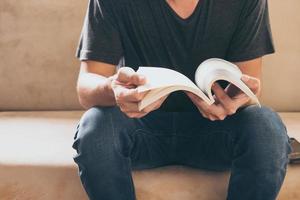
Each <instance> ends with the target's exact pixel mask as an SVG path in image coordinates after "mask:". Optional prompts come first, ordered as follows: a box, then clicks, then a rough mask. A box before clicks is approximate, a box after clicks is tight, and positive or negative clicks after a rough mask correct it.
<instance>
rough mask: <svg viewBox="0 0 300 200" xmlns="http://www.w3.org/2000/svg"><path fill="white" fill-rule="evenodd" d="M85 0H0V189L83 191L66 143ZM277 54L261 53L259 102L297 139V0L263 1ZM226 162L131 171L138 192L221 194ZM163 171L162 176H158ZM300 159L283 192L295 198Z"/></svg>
mask: <svg viewBox="0 0 300 200" xmlns="http://www.w3.org/2000/svg"><path fill="white" fill-rule="evenodd" d="M86 5H87V2H86V1H71V0H63V1H58V0H57V1H50V0H45V1H38V0H28V1H26V2H25V1H15V0H2V1H0V33H1V34H0V59H1V62H0V91H1V93H0V94H1V95H0V111H1V112H0V137H1V140H0V199H1V200H2V199H4V200H13V199H22V200H35V199H37V200H53V199H62V200H84V199H87V197H86V195H85V193H84V191H83V189H82V186H81V184H80V180H79V178H78V175H77V168H76V166H75V164H74V163H73V161H72V155H73V154H74V152H73V150H72V148H71V144H72V140H73V134H74V130H75V126H76V123H77V122H78V120H79V118H80V116H81V115H82V113H83V110H82V109H81V107H80V105H79V103H78V100H77V97H76V91H75V84H76V78H77V75H78V69H79V68H78V67H79V63H78V61H77V60H76V59H75V58H74V53H75V48H76V44H77V41H78V37H79V34H80V29H81V25H82V22H83V16H84V12H85V10H86ZM269 6H270V16H271V22H272V29H273V36H274V41H275V44H276V50H277V52H276V54H275V55H272V56H267V57H265V58H264V63H263V65H264V67H263V96H262V102H263V104H265V105H268V106H270V107H272V108H273V109H275V110H276V111H278V112H279V113H280V115H281V116H282V118H283V120H284V121H285V123H286V124H287V127H288V132H289V135H290V136H291V137H295V138H297V139H298V140H300V101H299V99H300V92H299V91H300V84H298V80H299V78H298V76H299V74H300V68H299V64H298V58H299V55H300V37H299V35H300V26H297V24H299V23H300V15H298V10H299V8H300V2H299V1H298V0H289V1H287V2H286V1H280V0H272V1H270V2H269ZM229 175H230V172H222V173H221V172H220V173H216V172H209V171H202V170H196V169H191V168H186V167H182V166H171V167H163V168H158V169H152V170H142V171H134V172H133V176H134V184H135V186H136V193H137V197H138V199H139V200H182V199H186V200H196V199H197V200H200V199H203V200H221V199H225V197H226V189H227V186H228V178H229ZM158 177H159V178H158ZM299 185H300V165H297V164H293V165H292V164H291V165H289V166H288V173H287V178H286V180H285V182H284V185H283V187H282V190H281V192H280V194H279V197H278V199H279V200H296V199H300V191H299V190H298V189H297V188H298V186H299Z"/></svg>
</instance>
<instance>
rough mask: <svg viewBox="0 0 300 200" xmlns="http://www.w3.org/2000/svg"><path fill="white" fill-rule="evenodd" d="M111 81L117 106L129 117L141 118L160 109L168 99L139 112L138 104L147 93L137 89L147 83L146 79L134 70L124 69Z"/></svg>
mask: <svg viewBox="0 0 300 200" xmlns="http://www.w3.org/2000/svg"><path fill="white" fill-rule="evenodd" d="M111 79H112V80H111V88H112V90H113V92H114V95H115V101H116V104H117V105H118V106H119V107H120V110H121V111H122V112H124V113H125V114H126V115H127V116H128V117H131V118H141V117H143V116H145V115H147V114H148V113H149V112H151V111H153V110H156V109H158V108H159V107H160V106H161V104H162V103H163V102H164V100H165V99H166V98H167V96H165V97H162V98H161V99H159V100H158V101H156V102H154V103H152V104H151V105H149V106H147V107H146V108H144V109H143V110H141V111H139V110H138V104H139V102H140V101H141V100H142V99H143V98H144V96H145V95H146V93H147V92H143V93H139V92H138V90H137V87H138V86H140V85H144V84H145V83H146V77H144V76H143V75H140V74H138V73H137V72H135V71H134V70H133V69H132V68H129V67H122V68H120V69H119V70H118V73H117V74H116V75H114V76H112V77H111Z"/></svg>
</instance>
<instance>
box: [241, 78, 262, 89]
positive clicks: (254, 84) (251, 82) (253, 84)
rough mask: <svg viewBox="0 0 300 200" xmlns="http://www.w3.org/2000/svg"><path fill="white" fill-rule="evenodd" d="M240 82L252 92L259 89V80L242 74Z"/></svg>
mask: <svg viewBox="0 0 300 200" xmlns="http://www.w3.org/2000/svg"><path fill="white" fill-rule="evenodd" d="M241 79H242V81H243V82H244V83H245V84H246V85H247V86H248V87H249V88H250V89H251V90H252V91H254V92H256V91H258V90H259V89H260V80H259V79H258V78H255V77H252V76H248V75H246V74H243V76H242V78H241Z"/></svg>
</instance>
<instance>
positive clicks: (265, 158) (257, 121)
mask: <svg viewBox="0 0 300 200" xmlns="http://www.w3.org/2000/svg"><path fill="white" fill-rule="evenodd" d="M73 148H74V149H75V150H76V151H77V154H76V156H75V157H74V160H75V162H76V163H77V164H78V167H79V175H80V178H81V181H82V184H83V186H84V188H85V190H86V192H87V194H88V196H89V198H90V199H91V200H134V199H135V192H134V186H133V181H132V177H131V171H132V170H133V169H146V168H154V167H159V166H166V165H186V166H190V167H195V168H200V169H205V170H213V171H224V170H230V171H231V177H230V182H229V188H228V196H227V199H228V200H274V199H276V196H277V194H278V192H279V190H280V187H281V185H282V182H283V180H284V177H285V173H286V165H287V162H288V153H289V152H290V151H291V149H290V144H289V138H288V136H287V133H286V128H285V126H284V124H283V123H282V121H281V119H280V117H279V116H278V115H277V114H276V113H275V112H274V111H272V110H270V109H269V108H266V107H262V108H259V107H257V106H249V107H246V108H243V109H240V110H239V111H238V112H237V113H236V114H235V115H232V116H229V117H227V118H226V119H225V120H223V121H210V120H207V119H205V118H203V117H202V116H201V114H199V113H197V112H163V111H154V112H152V113H150V114H148V115H147V116H145V117H143V118H141V119H132V118H128V117H127V116H126V115H125V114H123V113H122V112H121V111H120V110H119V109H118V108H117V107H106V108H100V107H94V108H91V109H89V110H88V111H87V112H86V113H85V114H84V115H83V117H82V118H81V120H80V123H79V125H78V129H77V132H76V135H75V141H74V144H73Z"/></svg>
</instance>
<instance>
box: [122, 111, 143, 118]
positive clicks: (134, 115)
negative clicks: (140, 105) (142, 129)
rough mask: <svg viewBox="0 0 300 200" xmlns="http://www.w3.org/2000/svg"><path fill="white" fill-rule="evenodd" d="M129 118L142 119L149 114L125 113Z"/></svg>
mask: <svg viewBox="0 0 300 200" xmlns="http://www.w3.org/2000/svg"><path fill="white" fill-rule="evenodd" d="M125 114H126V115H127V116H128V117H129V118H142V117H144V116H145V115H147V113H141V112H127V113H125Z"/></svg>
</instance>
